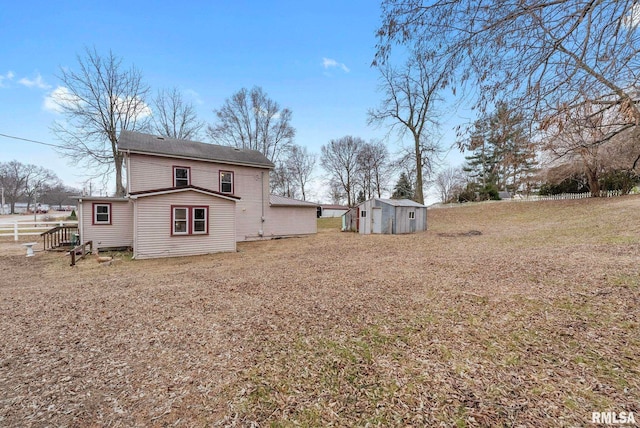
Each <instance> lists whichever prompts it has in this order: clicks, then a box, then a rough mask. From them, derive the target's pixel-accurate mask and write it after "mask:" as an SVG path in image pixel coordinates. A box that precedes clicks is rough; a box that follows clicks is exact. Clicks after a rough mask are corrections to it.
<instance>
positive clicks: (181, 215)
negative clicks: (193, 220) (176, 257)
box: [173, 207, 189, 235]
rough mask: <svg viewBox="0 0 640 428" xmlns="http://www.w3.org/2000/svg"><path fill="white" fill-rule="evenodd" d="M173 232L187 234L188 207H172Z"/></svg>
mask: <svg viewBox="0 0 640 428" xmlns="http://www.w3.org/2000/svg"><path fill="white" fill-rule="evenodd" d="M173 234H174V235H188V234H189V208H186V207H174V208H173Z"/></svg>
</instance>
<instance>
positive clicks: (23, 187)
mask: <svg viewBox="0 0 640 428" xmlns="http://www.w3.org/2000/svg"><path fill="white" fill-rule="evenodd" d="M57 182H59V179H58V177H56V175H55V174H54V173H53V172H52V171H50V170H48V169H46V168H43V167H41V166H37V165H25V164H23V163H20V162H18V161H15V160H14V161H10V162H2V163H0V187H2V188H3V189H4V196H5V198H6V200H7V202H8V203H9V206H10V212H11V213H12V214H13V213H15V204H16V202H18V201H19V200H20V199H23V200H25V202H26V203H27V209H29V206H30V204H31V202H33V201H34V197H35V195H36V194H37V193H39V192H41V191H43V190H44V189H45V188H46V187H47V186H49V185H53V184H54V183H57Z"/></svg>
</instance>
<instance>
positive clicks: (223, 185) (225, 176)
mask: <svg viewBox="0 0 640 428" xmlns="http://www.w3.org/2000/svg"><path fill="white" fill-rule="evenodd" d="M220 193H230V194H233V172H231V171H220Z"/></svg>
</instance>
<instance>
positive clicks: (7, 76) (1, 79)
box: [0, 71, 15, 88]
mask: <svg viewBox="0 0 640 428" xmlns="http://www.w3.org/2000/svg"><path fill="white" fill-rule="evenodd" d="M14 76H15V74H13V71H7V72H6V73H5V74H0V88H2V87H4V86H5V84H4V81H5V80H12V79H13V77H14Z"/></svg>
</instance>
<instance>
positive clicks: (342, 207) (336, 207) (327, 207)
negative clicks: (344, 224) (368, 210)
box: [321, 204, 349, 211]
mask: <svg viewBox="0 0 640 428" xmlns="http://www.w3.org/2000/svg"><path fill="white" fill-rule="evenodd" d="M321 206H322V208H323V209H325V210H345V211H346V210H348V209H349V207H348V206H346V205H330V204H329V205H327V204H322V205H321Z"/></svg>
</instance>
